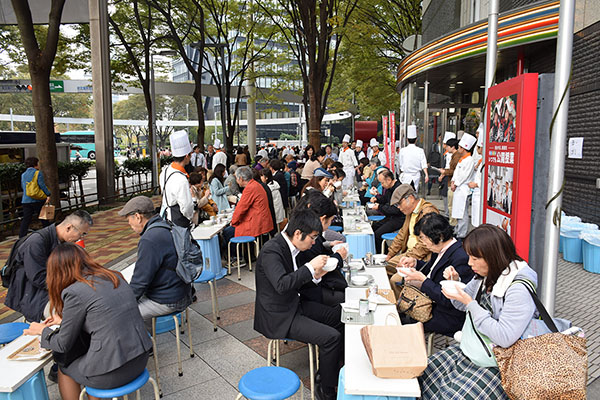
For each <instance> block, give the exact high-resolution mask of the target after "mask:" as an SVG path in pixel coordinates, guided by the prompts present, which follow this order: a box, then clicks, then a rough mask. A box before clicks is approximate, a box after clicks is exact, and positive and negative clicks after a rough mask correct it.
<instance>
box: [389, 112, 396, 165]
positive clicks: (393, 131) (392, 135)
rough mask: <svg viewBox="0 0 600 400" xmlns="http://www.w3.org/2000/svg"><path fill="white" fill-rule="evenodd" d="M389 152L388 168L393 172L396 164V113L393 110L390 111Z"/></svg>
mask: <svg viewBox="0 0 600 400" xmlns="http://www.w3.org/2000/svg"><path fill="white" fill-rule="evenodd" d="M390 154H391V160H390V161H389V164H390V169H391V170H392V172H394V167H395V166H396V162H395V161H396V113H395V112H394V111H390Z"/></svg>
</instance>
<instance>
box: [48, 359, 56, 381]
mask: <svg viewBox="0 0 600 400" xmlns="http://www.w3.org/2000/svg"><path fill="white" fill-rule="evenodd" d="M48 380H49V381H52V382H54V383H58V364H56V363H54V364H52V366H51V367H50V372H48Z"/></svg>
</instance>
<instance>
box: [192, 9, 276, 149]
mask: <svg viewBox="0 0 600 400" xmlns="http://www.w3.org/2000/svg"><path fill="white" fill-rule="evenodd" d="M200 4H201V6H202V7H203V8H204V9H205V10H206V14H207V15H208V17H207V19H206V21H207V23H206V28H205V29H206V30H205V36H206V39H207V42H208V43H213V44H214V43H218V44H219V45H220V46H221V47H222V48H223V56H224V57H221V55H220V51H219V49H218V48H216V47H204V50H205V54H204V58H205V59H206V60H208V62H206V63H204V65H203V68H204V70H205V71H206V72H208V74H209V75H210V77H211V79H212V81H213V82H214V84H215V86H216V87H217V90H218V92H219V95H220V96H221V95H222V96H221V98H223V99H224V102H225V104H221V107H222V108H224V110H225V114H224V115H225V122H226V126H227V132H226V134H225V147H226V148H228V149H229V148H232V147H233V139H234V135H235V131H236V126H237V121H238V119H239V116H240V104H241V100H242V93H243V89H244V83H245V81H246V79H247V78H248V74H251V75H252V76H251V78H255V77H256V74H255V73H254V72H253V71H251V69H252V67H253V66H254V65H255V64H257V63H266V64H270V63H273V62H274V60H273V59H272V57H271V55H272V51H273V49H274V47H275V44H274V43H273V41H272V39H273V36H274V35H275V32H276V31H275V30H274V29H273V27H272V26H271V24H269V23H268V22H269V21H268V20H267V18H268V17H267V16H266V15H265V14H264V13H261V12H260V8H259V7H258V6H257V5H255V4H254V3H253V2H251V1H248V0H241V1H240V0H218V1H217V0H200ZM234 90H235V94H234Z"/></svg>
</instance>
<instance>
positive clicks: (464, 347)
mask: <svg viewBox="0 0 600 400" xmlns="http://www.w3.org/2000/svg"><path fill="white" fill-rule="evenodd" d="M484 290H485V285H484V283H483V282H482V283H481V287H480V288H479V290H478V291H477V296H476V297H475V301H476V302H477V303H479V300H480V299H481V295H482V293H483V291H484ZM460 350H461V351H462V352H463V354H464V355H465V356H467V358H468V359H469V360H471V361H472V362H473V363H474V364H475V365H477V366H479V367H484V368H489V367H497V366H498V363H497V362H496V357H495V356H494V351H493V349H492V341H491V340H490V338H488V337H487V336H486V335H484V334H483V333H481V332H479V331H478V330H477V328H475V324H474V323H473V319H472V318H471V313H470V312H469V311H467V316H466V317H465V323H464V324H463V327H462V336H461V339H460Z"/></svg>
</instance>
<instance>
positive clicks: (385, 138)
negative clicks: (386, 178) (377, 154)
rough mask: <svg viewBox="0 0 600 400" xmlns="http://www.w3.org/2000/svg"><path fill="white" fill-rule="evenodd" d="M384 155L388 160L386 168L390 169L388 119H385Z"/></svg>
mask: <svg viewBox="0 0 600 400" xmlns="http://www.w3.org/2000/svg"><path fill="white" fill-rule="evenodd" d="M383 154H385V159H386V164H385V166H386V167H388V168H389V167H390V166H389V165H388V164H389V162H390V154H389V149H388V117H385V116H384V117H383Z"/></svg>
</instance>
